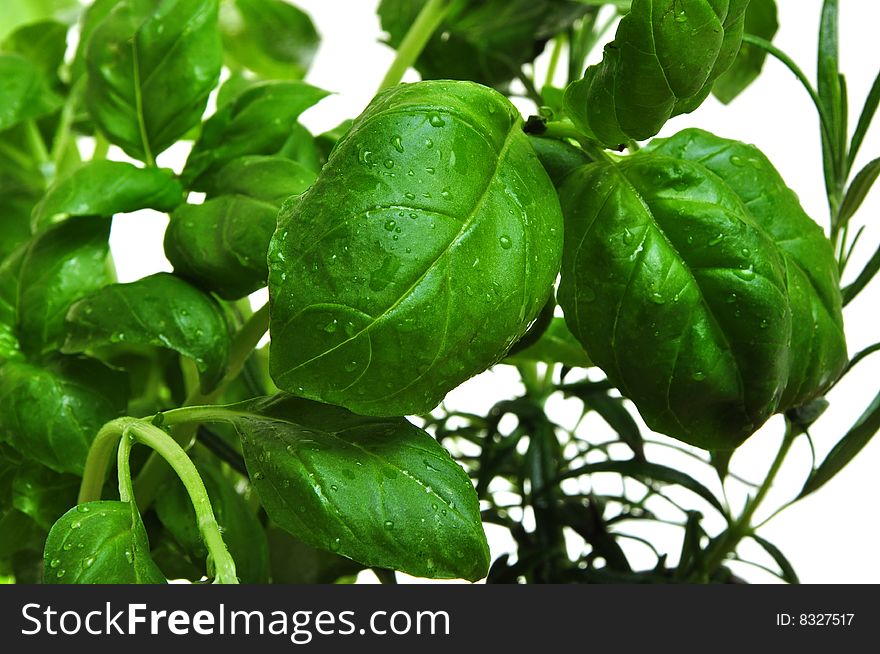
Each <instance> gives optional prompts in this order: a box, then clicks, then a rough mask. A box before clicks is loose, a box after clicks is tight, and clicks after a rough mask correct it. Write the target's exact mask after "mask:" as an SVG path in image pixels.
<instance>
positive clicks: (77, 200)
mask: <svg viewBox="0 0 880 654" xmlns="http://www.w3.org/2000/svg"><path fill="white" fill-rule="evenodd" d="M182 201H183V189H182V188H181V186H180V184H179V183H178V182H177V180H175V179H174V175H173V173H172V172H171V171H169V170H162V169H159V168H138V167H137V166H133V165H132V164H129V163H124V162H121V161H104V160H99V161H90V162H88V163H86V164H84V165H83V166H81V167H80V168H77V169H76V170H74V171H73V172H71V173H70V174H69V175H67V176H65V177H62V178H61V179H59V180H58V181H57V182H55V183H54V184H53V185H52V186H51V187H49V190H48V191H47V192H46V195H44V196H43V199H42V200H40V202H39V204H37V206H36V207H35V208H34V211H33V215H32V218H31V221H32V226H33V229H34V231H39V230H40V229H41V228H43V227H45V226H46V225H50V224H52V223H55V222H60V221H62V220H64V219H65V218H67V217H68V216H112V215H114V214H117V213H128V212H132V211H137V210H139V209H155V210H157V211H171V210H172V209H174V207H176V206H177V205H179V204H180V203H181V202H182Z"/></svg>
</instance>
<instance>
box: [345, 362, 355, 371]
mask: <svg viewBox="0 0 880 654" xmlns="http://www.w3.org/2000/svg"><path fill="white" fill-rule="evenodd" d="M357 367H358V363H357V361H349V362H348V363H346V364H345V372H354V371H355V369H357Z"/></svg>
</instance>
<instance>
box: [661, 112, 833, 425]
mask: <svg viewBox="0 0 880 654" xmlns="http://www.w3.org/2000/svg"><path fill="white" fill-rule="evenodd" d="M650 149H651V150H652V151H654V152H656V153H657V154H661V155H667V156H672V157H676V158H680V159H684V160H688V161H692V162H694V163H699V164H700V165H701V166H703V167H704V168H706V169H707V170H709V171H711V172H712V173H714V174H716V175H718V176H719V177H720V178H721V179H723V180H724V183H725V184H726V185H727V186H728V187H729V188H730V189H731V190H733V191H734V192H735V193H736V194H737V195H738V196H739V198H740V199H741V200H742V202H743V204H744V205H745V206H746V207H747V209H748V211H749V214H750V215H751V217H752V218H753V219H754V220H755V222H756V223H757V224H758V225H759V226H760V227H761V228H762V229H763V230H764V231H765V232H766V233H767V234H769V235H770V237H771V238H772V239H773V240H774V241H775V242H776V244H777V246H778V247H779V250H780V251H781V253H782V256H783V259H784V262H785V268H786V283H787V287H788V295H789V305H790V307H791V317H792V338H791V343H790V353H791V355H790V357H789V358H790V362H789V364H790V366H789V372H788V378H787V381H786V384H785V391H784V392H783V394H782V398H781V399H780V401H779V410H785V409H788V408H790V407H794V406H800V405H802V404H806V403H808V402H810V401H811V400H814V399H815V398H816V397H818V396H820V395H821V394H822V393H824V392H825V391H826V390H828V389H829V388H830V387H831V385H832V384H833V383H834V382H835V381H836V380H837V378H838V377H839V376H840V374H841V373H842V372H843V370H844V368H845V367H846V364H847V361H848V356H847V350H846V338H845V336H844V332H843V315H842V312H841V303H842V301H841V297H840V290H839V289H840V279H839V276H838V268H837V262H836V259H835V256H834V250H833V248H832V246H831V242H830V241H829V240H828V239H827V238H826V237H825V233H824V232H823V231H822V228H821V227H819V226H818V225H817V224H816V223H815V222H813V220H812V219H811V218H810V217H809V216H808V215H807V214H806V212H805V211H804V210H803V209H802V208H801V205H800V202H799V201H798V198H797V195H795V193H794V191H792V190H791V189H789V188H788V187H787V186H786V185H785V181H784V180H783V179H782V177H781V176H780V175H779V173H778V172H777V171H776V169H775V168H774V167H773V164H771V163H770V161H769V160H768V159H767V157H766V156H764V154H763V153H762V152H761V151H760V150H758V149H757V148H756V147H755V146H753V145H747V144H745V143H740V142H738V141H731V140H728V139H722V138H719V137H717V136H715V135H713V134H709V133H708V132H704V131H701V130H696V129H688V130H685V131H683V132H680V133H679V134H677V135H675V136H674V137H672V138H670V139H667V140H663V141H655V142H654V143H652V144H651V147H650Z"/></svg>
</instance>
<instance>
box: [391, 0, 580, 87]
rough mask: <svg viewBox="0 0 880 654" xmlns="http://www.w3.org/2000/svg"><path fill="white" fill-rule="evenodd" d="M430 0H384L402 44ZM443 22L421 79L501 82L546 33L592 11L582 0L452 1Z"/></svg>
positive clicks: (394, 43)
mask: <svg viewBox="0 0 880 654" xmlns="http://www.w3.org/2000/svg"><path fill="white" fill-rule="evenodd" d="M426 1H427V0H382V2H380V3H379V9H378V13H379V18H380V20H381V22H382V29H383V30H385V31H386V32H388V37H389V39H388V42H389V45H391V47H393V48H398V47H399V46H400V44H401V42H402V41H403V38H404V36H405V35H406V33H407V32H408V30H409V28H410V26H411V25H412V23H413V22H414V21H415V19H416V16H418V14H419V12H420V11H421V10H422V8H423V7H424V6H425V4H426ZM448 4H449V5H450V7H449V10H448V11H447V13H446V15H445V18H444V20H443V22H442V23H441V24H440V27H439V28H438V29H437V30H436V31H435V32H434V35H433V36H432V37H431V39H430V40H429V41H428V43H427V44H426V45H425V48H424V49H423V50H422V53H421V54H420V56H419V58H418V60H417V61H416V63H415V68H416V70H418V71H419V73H421V76H422V79H458V80H472V81H474V82H479V83H481V84H485V85H487V86H496V87H502V86H505V85H506V84H507V83H508V82H510V80H512V79H513V78H515V77H516V76H517V73H518V72H519V71H520V69H521V67H522V65H523V64H526V63H529V62H531V61H533V60H534V59H535V58H536V57H537V56H538V55H539V54H540V53H541V51H542V50H543V49H544V44H545V43H546V41H547V39H549V38H550V37H552V36H554V35H555V34H558V33H560V32H563V31H565V30H566V29H568V28H569V27H571V26H572V25H573V24H574V23H575V21H576V20H577V19H579V18H580V17H581V16H583V15H584V14H586V13H587V12H588V11H589V7H588V6H586V5H584V4H582V3H580V2H567V1H560V0H485V1H483V2H462V1H457V2H450V3H448Z"/></svg>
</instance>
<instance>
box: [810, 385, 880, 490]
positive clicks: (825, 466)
mask: <svg viewBox="0 0 880 654" xmlns="http://www.w3.org/2000/svg"><path fill="white" fill-rule="evenodd" d="M877 430H880V393H878V394H877V396H876V397H875V398H874V400H873V401H872V402H871V404H870V405H869V406H868V408H867V409H865V411H864V413H862V415H861V416H860V417H859V419H858V420H857V421H856V423H855V424H854V425H853V426H852V428H851V429H850V430H849V431H848V432H847V433H846V435H845V436H844V437H843V438H841V439H840V441H838V443H837V445H835V446H834V447H833V448H832V449H831V451H830V452H829V453H828V456H826V457H825V460H824V461H822V463H820V464H819V467H818V468H816V469H815V470H813V472H812V473H811V474H810V476H809V477H808V478H807V481H806V483H805V484H804V487H803V489H802V490H801V492H800V494H799V495H798V499H800V498H802V497H806V496H807V495H809V494H810V493H812V492H814V491H817V490H819V489H820V488H821V487H822V486H824V485H825V484H827V483H828V482H829V481H831V480H832V479H833V478H834V477H835V475H837V473H838V472H840V471H841V470H843V468H845V467H846V465H847V464H848V463H849V462H850V461H852V460H853V459H854V458H856V455H857V454H858V453H859V452H861V451H862V449H864V447H865V446H866V445H867V444H868V443H869V442H870V441H871V439H872V438H873V437H874V435H875V434H876V433H877Z"/></svg>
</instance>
